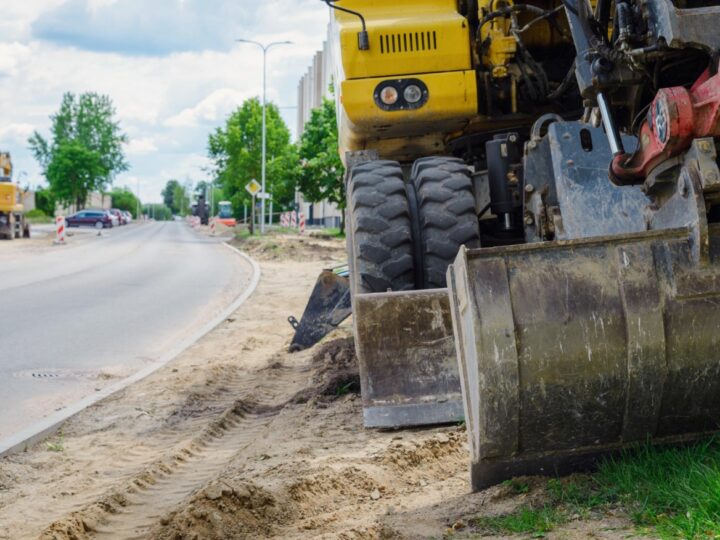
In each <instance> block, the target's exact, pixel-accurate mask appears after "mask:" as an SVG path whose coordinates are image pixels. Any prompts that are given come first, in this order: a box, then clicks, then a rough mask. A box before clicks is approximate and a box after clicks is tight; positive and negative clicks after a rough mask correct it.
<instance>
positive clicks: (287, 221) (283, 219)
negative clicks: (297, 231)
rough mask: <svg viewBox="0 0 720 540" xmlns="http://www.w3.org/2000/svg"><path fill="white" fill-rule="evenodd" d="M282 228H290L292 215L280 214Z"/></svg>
mask: <svg viewBox="0 0 720 540" xmlns="http://www.w3.org/2000/svg"><path fill="white" fill-rule="evenodd" d="M280 226H281V227H285V228H288V227H289V226H290V214H289V213H288V212H283V213H282V214H280Z"/></svg>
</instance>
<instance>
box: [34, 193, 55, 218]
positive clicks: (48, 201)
mask: <svg viewBox="0 0 720 540" xmlns="http://www.w3.org/2000/svg"><path fill="white" fill-rule="evenodd" d="M35 208H37V209H38V210H42V212H43V213H44V214H45V215H46V216H54V215H55V195H53V192H52V191H51V190H50V189H48V188H41V189H38V190H37V191H36V192H35Z"/></svg>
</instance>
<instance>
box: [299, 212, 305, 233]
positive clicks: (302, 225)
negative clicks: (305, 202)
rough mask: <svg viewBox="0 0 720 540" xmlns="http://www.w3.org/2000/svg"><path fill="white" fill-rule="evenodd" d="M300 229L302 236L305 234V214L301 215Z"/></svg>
mask: <svg viewBox="0 0 720 540" xmlns="http://www.w3.org/2000/svg"><path fill="white" fill-rule="evenodd" d="M298 228H299V229H300V234H305V214H300V219H299V221H298Z"/></svg>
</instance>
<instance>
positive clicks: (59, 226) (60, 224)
mask: <svg viewBox="0 0 720 540" xmlns="http://www.w3.org/2000/svg"><path fill="white" fill-rule="evenodd" d="M65 229H66V225H65V217H63V216H58V217H56V218H55V243H56V244H59V245H64V244H65Z"/></svg>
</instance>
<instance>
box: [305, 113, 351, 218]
mask: <svg viewBox="0 0 720 540" xmlns="http://www.w3.org/2000/svg"><path fill="white" fill-rule="evenodd" d="M298 154H299V158H300V165H299V168H298V172H297V178H298V187H299V188H300V191H302V193H303V195H304V196H305V198H306V199H307V200H309V201H311V202H319V201H322V200H325V199H328V200H330V201H332V202H334V203H337V205H338V206H339V207H340V208H345V184H344V182H343V176H344V174H345V169H344V167H343V164H342V162H341V161H340V157H339V154H338V128H337V116H336V114H335V102H334V101H331V100H329V99H325V100H323V105H322V107H321V108H319V109H315V110H313V111H312V115H311V117H310V121H309V122H308V123H307V124H305V131H304V132H303V134H302V137H301V138H300V143H299V150H298Z"/></svg>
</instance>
